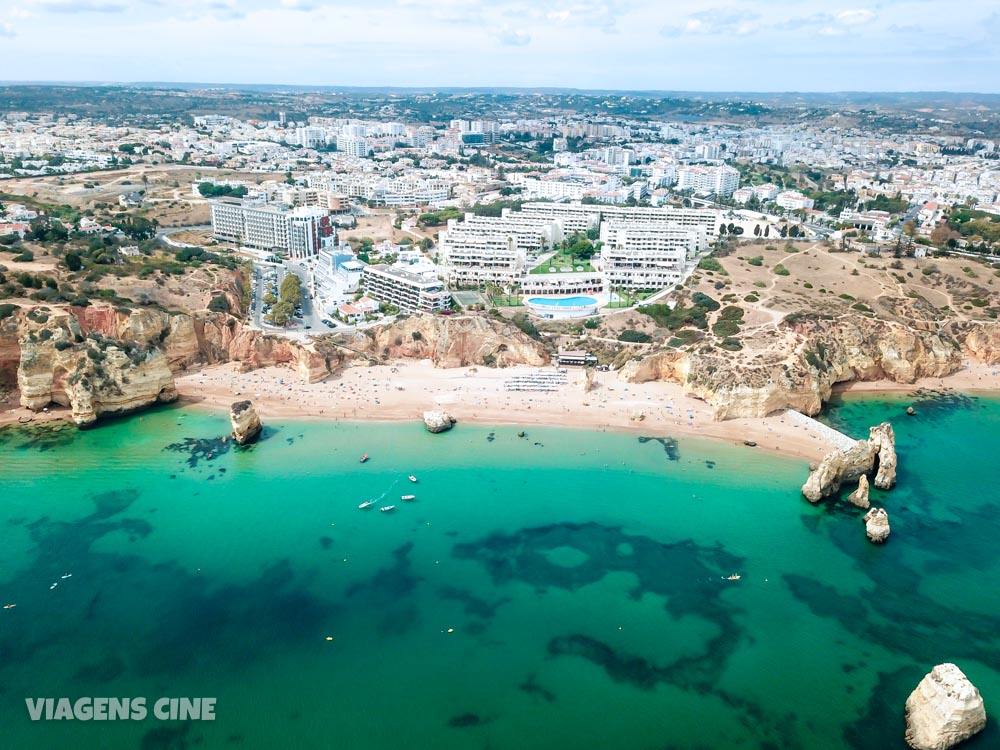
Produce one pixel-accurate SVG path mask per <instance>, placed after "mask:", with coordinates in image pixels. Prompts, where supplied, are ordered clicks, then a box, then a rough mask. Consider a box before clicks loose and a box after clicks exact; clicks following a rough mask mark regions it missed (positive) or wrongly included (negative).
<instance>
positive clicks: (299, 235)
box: [209, 198, 334, 258]
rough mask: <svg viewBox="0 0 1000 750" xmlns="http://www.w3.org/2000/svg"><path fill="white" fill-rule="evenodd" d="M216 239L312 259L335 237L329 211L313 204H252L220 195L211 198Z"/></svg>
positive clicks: (213, 228)
mask: <svg viewBox="0 0 1000 750" xmlns="http://www.w3.org/2000/svg"><path fill="white" fill-rule="evenodd" d="M209 205H210V206H211V209H212V234H213V236H214V237H215V238H216V239H219V240H226V241H228V242H235V243H237V244H239V245H241V246H243V247H250V248H254V249H256V250H265V251H268V252H273V253H276V254H278V255H284V256H287V257H290V258H310V257H312V256H314V255H315V254H316V253H317V252H318V251H319V249H320V247H321V246H322V244H323V239H324V238H327V237H332V236H333V234H334V228H333V225H332V224H331V223H330V217H329V214H328V212H327V211H326V210H324V209H321V208H316V207H310V206H300V207H298V208H289V207H288V206H286V205H284V204H274V203H252V204H246V203H244V202H243V201H239V200H234V199H228V198H221V199H218V200H212V201H209Z"/></svg>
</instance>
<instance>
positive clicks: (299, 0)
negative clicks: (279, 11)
mask: <svg viewBox="0 0 1000 750" xmlns="http://www.w3.org/2000/svg"><path fill="white" fill-rule="evenodd" d="M281 7H282V8H288V9H289V10H301V11H303V12H306V11H310V10H316V7H317V6H316V4H315V3H310V2H308V0H281Z"/></svg>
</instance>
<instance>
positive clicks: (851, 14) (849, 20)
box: [837, 9, 875, 26]
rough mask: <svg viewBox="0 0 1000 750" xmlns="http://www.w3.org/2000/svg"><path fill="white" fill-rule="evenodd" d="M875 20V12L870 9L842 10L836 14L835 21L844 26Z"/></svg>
mask: <svg viewBox="0 0 1000 750" xmlns="http://www.w3.org/2000/svg"><path fill="white" fill-rule="evenodd" d="M874 20H875V13H874V12H872V11H870V10H863V9H862V10H842V11H840V13H838V14H837V21H838V22H839V23H842V24H844V25H845V26H857V25H858V24H862V23H869V22H871V21H874Z"/></svg>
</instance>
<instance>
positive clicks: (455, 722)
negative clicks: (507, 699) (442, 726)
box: [448, 713, 490, 729]
mask: <svg viewBox="0 0 1000 750" xmlns="http://www.w3.org/2000/svg"><path fill="white" fill-rule="evenodd" d="M489 722H490V720H489V719H484V718H483V717H482V716H480V715H479V714H471V713H469V714H459V715H458V716H452V717H451V718H450V719H448V726H449V727H451V728H452V729H468V728H469V727H480V726H483V725H484V724H489Z"/></svg>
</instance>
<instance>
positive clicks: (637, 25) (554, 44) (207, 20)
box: [0, 0, 1000, 93]
mask: <svg viewBox="0 0 1000 750" xmlns="http://www.w3.org/2000/svg"><path fill="white" fill-rule="evenodd" d="M998 39H1000V4H998V3H997V2H996V0H964V2H961V3H958V2H940V0H883V1H882V2H872V3H865V2H863V0H862V1H861V2H854V1H853V0H848V2H846V3H843V4H838V3H832V4H831V3H825V2H824V3H819V2H813V1H811V0H797V1H795V2H791V1H786V0H768V1H767V2H766V3H764V2H761V0H756V1H755V2H749V1H748V0H728V1H727V0H720V1H719V2H686V1H685V0H678V1H675V0H0V79H5V80H101V81H195V82H197V81H201V82H231V83H284V84H303V85H316V84H322V85H334V86H335V85H356V86H363V85H396V86H572V87H579V88H615V89H674V90H691V91H694V90H710V91H790V90H795V91H843V90H855V91H927V90H951V91H981V92H991V93H1000V42H998Z"/></svg>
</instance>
